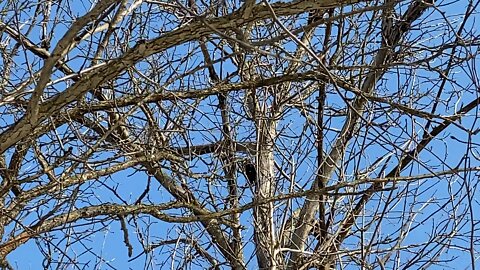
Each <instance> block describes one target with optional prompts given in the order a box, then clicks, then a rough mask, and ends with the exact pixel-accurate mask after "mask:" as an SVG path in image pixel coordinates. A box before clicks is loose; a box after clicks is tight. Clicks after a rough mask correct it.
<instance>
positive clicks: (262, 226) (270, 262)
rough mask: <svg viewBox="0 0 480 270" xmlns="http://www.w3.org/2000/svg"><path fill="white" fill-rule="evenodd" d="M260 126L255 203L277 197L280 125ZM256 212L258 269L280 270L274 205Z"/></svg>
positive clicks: (258, 207) (270, 123)
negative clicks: (275, 156) (276, 152)
mask: <svg viewBox="0 0 480 270" xmlns="http://www.w3.org/2000/svg"><path fill="white" fill-rule="evenodd" d="M257 123H258V131H257V138H258V149H257V150H258V151H257V162H256V164H257V174H258V175H257V179H258V181H257V187H256V190H255V201H261V200H263V199H265V198H269V197H272V196H273V195H274V193H275V189H274V187H275V175H274V171H273V167H274V160H273V146H274V142H275V136H276V122H275V121H270V120H260V121H258V122H257ZM253 211H254V230H255V232H254V237H255V243H256V246H257V250H256V255H257V260H258V267H259V268H260V269H276V268H277V264H278V262H277V257H278V254H279V251H278V248H277V246H278V245H277V244H276V239H275V230H274V228H275V226H274V218H273V203H267V204H261V205H257V206H256V207H255V208H254V209H253Z"/></svg>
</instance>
